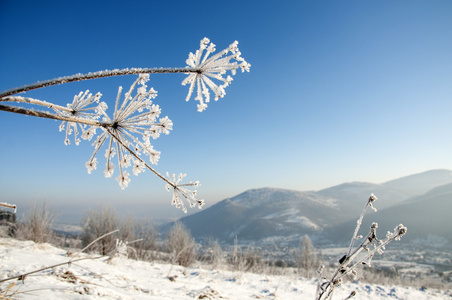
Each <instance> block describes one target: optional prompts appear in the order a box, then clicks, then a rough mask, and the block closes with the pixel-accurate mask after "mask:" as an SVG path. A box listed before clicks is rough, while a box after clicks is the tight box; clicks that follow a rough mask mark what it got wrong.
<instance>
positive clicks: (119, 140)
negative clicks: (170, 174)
mask: <svg viewBox="0 0 452 300" xmlns="http://www.w3.org/2000/svg"><path fill="white" fill-rule="evenodd" d="M105 130H107V132H108V133H109V134H110V136H112V137H113V138H114V139H115V140H116V141H117V142H118V143H120V144H121V146H123V147H124V149H126V150H127V151H129V153H130V154H132V155H133V156H134V157H135V158H136V159H138V160H139V161H141V162H142V163H144V165H145V166H146V168H148V169H149V170H150V171H151V172H152V173H154V174H155V175H157V176H158V177H159V178H160V179H162V180H163V181H165V182H166V183H168V184H169V185H171V186H172V187H173V188H177V186H176V185H175V184H174V183H172V182H171V181H169V180H168V179H166V178H165V177H164V176H163V175H162V174H160V173H159V172H158V171H157V170H155V169H154V168H152V167H151V166H150V165H149V164H148V163H147V162H145V161H144V160H143V159H142V158H141V157H139V156H138V155H137V154H136V153H135V152H134V151H132V149H130V148H129V147H128V146H127V145H126V144H124V143H123V142H122V141H121V139H119V138H118V137H117V136H116V135H114V134H113V132H111V130H110V129H109V128H105Z"/></svg>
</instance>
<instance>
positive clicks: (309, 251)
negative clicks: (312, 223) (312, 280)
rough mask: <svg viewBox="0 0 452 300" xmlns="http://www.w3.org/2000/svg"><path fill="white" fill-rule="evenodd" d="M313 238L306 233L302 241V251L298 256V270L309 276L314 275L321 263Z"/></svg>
mask: <svg viewBox="0 0 452 300" xmlns="http://www.w3.org/2000/svg"><path fill="white" fill-rule="evenodd" d="M316 252H317V251H316V249H315V247H314V245H313V244H312V241H311V239H310V238H309V236H308V235H305V236H304V237H303V238H302V239H301V241H300V252H299V254H298V257H297V262H298V263H297V264H298V270H299V271H300V272H301V273H302V274H304V275H305V276H307V277H310V276H312V275H314V271H315V270H316V269H317V267H318V265H319V260H318V259H317V253H316Z"/></svg>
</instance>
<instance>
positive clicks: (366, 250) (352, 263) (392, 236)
mask: <svg viewBox="0 0 452 300" xmlns="http://www.w3.org/2000/svg"><path fill="white" fill-rule="evenodd" d="M376 200H377V197H375V195H374V194H371V195H370V197H369V199H368V201H367V204H366V206H365V207H364V209H363V211H362V213H361V216H360V217H359V219H358V221H357V222H356V228H355V232H354V233H353V237H352V240H351V242H350V247H349V250H348V252H347V254H345V255H344V256H342V257H341V259H339V266H338V268H337V270H336V272H335V273H334V275H333V276H332V277H331V279H329V280H328V279H326V278H325V277H323V276H322V272H323V266H321V267H320V268H319V270H318V271H317V272H318V273H319V278H318V282H317V291H316V300H326V299H331V297H332V295H333V291H334V288H335V287H337V286H339V285H341V283H342V278H343V277H344V276H345V275H347V274H350V273H351V274H353V275H356V267H357V266H358V265H360V264H365V265H368V266H371V261H372V258H373V257H374V255H375V253H379V254H382V253H383V252H384V250H385V247H386V245H387V244H389V243H390V242H392V241H394V240H396V241H398V240H400V238H401V237H402V236H403V235H405V233H406V232H407V228H406V227H405V226H403V225H402V224H400V225H398V226H397V227H395V228H394V231H393V232H388V233H387V234H386V238H385V239H384V240H379V239H378V238H377V228H378V224H377V223H372V225H371V226H370V231H369V233H368V234H367V236H366V237H364V238H363V236H358V235H357V234H358V231H359V229H360V227H361V223H362V219H363V217H364V214H365V212H366V210H367V208H368V207H370V208H372V209H373V210H376V209H375V208H374V207H373V203H374V202H375V201H376ZM357 240H361V243H360V244H359V246H358V247H356V248H355V249H354V250H353V247H354V244H355V242H356V241H357ZM362 252H363V253H362ZM355 295H356V292H355V291H353V292H352V293H351V294H350V295H349V296H348V297H347V298H346V299H350V298H352V297H354V296H355Z"/></svg>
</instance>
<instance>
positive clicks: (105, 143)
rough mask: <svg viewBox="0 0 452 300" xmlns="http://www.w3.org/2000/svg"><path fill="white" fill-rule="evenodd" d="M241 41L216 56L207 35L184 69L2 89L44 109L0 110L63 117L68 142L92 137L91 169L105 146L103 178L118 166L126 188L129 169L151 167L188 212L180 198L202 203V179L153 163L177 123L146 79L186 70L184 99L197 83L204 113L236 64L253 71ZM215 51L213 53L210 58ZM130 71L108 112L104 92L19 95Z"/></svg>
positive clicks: (11, 98)
mask: <svg viewBox="0 0 452 300" xmlns="http://www.w3.org/2000/svg"><path fill="white" fill-rule="evenodd" d="M237 45H238V42H237V41H235V42H234V43H232V44H231V45H230V46H229V47H228V48H226V49H224V50H223V51H220V52H218V53H216V54H213V53H214V52H215V45H214V44H213V43H210V40H209V39H208V38H204V39H202V40H201V43H200V49H199V50H197V51H196V52H195V54H193V53H190V54H189V56H188V59H187V60H186V63H187V65H188V66H187V67H185V68H174V69H173V68H131V69H121V70H118V69H115V70H106V71H99V72H94V73H87V74H76V75H72V76H66V77H59V78H55V79H52V80H47V81H43V82H37V83H35V84H31V85H27V86H24V87H21V88H15V89H11V90H7V91H4V92H1V93H0V102H2V103H6V102H18V103H27V104H28V105H31V106H33V107H39V108H41V109H43V108H44V109H46V111H42V110H36V109H26V108H21V107H17V106H11V105H4V104H0V110H3V111H8V112H13V113H19V114H25V115H30V116H36V117H41V118H50V119H55V120H60V121H62V123H61V125H60V127H59V129H60V131H64V132H65V138H64V143H65V144H66V145H69V144H70V140H71V135H72V138H73V140H74V143H75V144H76V145H79V143H80V142H81V139H83V140H88V141H92V140H93V142H92V146H94V151H93V154H92V155H91V157H90V158H89V160H88V161H87V162H86V168H87V171H88V173H91V172H92V171H94V170H96V169H97V165H98V157H99V155H98V153H99V151H100V149H101V148H102V147H104V148H105V154H104V156H105V160H106V162H105V170H104V174H105V177H112V176H113V174H114V170H115V167H116V166H117V167H118V168H117V169H118V173H119V174H118V176H116V180H117V181H118V183H119V186H120V187H121V188H122V189H124V188H126V187H127V186H128V185H129V183H130V180H131V178H130V177H131V174H130V172H129V171H127V169H129V168H130V169H131V173H132V174H133V175H138V174H140V173H142V172H144V170H145V169H148V170H150V171H151V172H153V173H154V174H155V175H157V176H158V177H159V178H160V179H162V180H163V181H164V182H166V189H167V190H168V191H171V190H172V191H173V201H172V204H173V205H175V206H176V207H178V208H182V209H183V210H184V211H186V207H185V205H184V202H183V201H182V200H183V199H185V200H186V201H188V203H189V205H190V206H191V207H193V206H196V205H198V206H199V207H202V205H203V204H204V202H203V200H199V199H197V198H196V190H191V189H190V188H196V187H197V186H199V182H197V181H195V182H189V183H181V180H182V179H183V178H184V177H185V174H182V173H181V174H179V175H176V174H172V175H170V174H168V173H167V176H166V177H165V176H163V175H162V174H161V173H159V172H158V171H157V170H155V169H154V168H153V167H152V166H151V165H150V164H153V165H156V164H157V163H158V160H159V158H160V154H161V153H160V151H158V150H156V149H154V147H153V145H152V143H151V141H152V140H154V139H157V138H158V137H159V136H160V135H161V134H165V135H166V134H169V133H170V131H171V130H172V128H173V122H172V121H171V120H170V119H169V118H168V117H167V116H164V117H161V116H160V114H161V108H160V106H159V105H158V104H155V103H154V102H153V101H154V99H155V98H156V97H157V91H155V90H154V89H153V88H152V87H151V88H149V87H148V86H147V82H148V81H149V74H159V73H186V74H187V77H186V78H185V79H184V80H183V81H182V84H183V85H186V84H190V87H189V90H188V95H187V97H186V101H188V100H189V99H190V98H191V95H192V93H193V91H194V88H195V86H196V87H197V93H196V97H195V100H196V101H199V104H198V111H203V110H205V109H206V108H207V103H209V101H210V90H212V91H213V93H214V94H215V100H218V99H219V98H222V97H224V95H225V91H224V89H225V88H226V87H227V86H228V85H229V84H230V82H231V81H232V77H231V76H230V75H227V76H226V77H224V75H226V73H228V72H230V73H231V75H235V74H236V70H237V69H238V68H240V69H241V70H242V72H244V71H249V69H250V66H251V65H250V64H249V63H247V62H246V61H245V60H244V59H243V58H242V57H241V53H240V51H239V49H238V47H237ZM204 50H205V51H204ZM203 54H204V56H203ZM211 54H212V56H210V55H211ZM209 56H210V57H209ZM129 74H138V78H137V79H136V80H135V82H134V83H133V84H132V85H131V86H130V88H129V89H128V90H127V91H126V92H125V93H124V94H123V91H122V90H123V89H122V87H119V89H118V93H117V97H116V101H115V104H114V110H113V114H111V115H109V114H107V109H108V105H107V103H106V102H101V101H100V99H101V97H102V94H101V93H96V94H92V93H90V92H89V91H85V92H80V93H78V94H76V95H75V96H74V100H73V101H72V103H69V104H67V105H66V106H60V105H57V104H54V103H50V102H47V101H43V100H39V99H33V98H30V97H23V96H17V95H16V94H18V93H23V92H27V91H30V90H34V89H39V88H43V87H47V86H52V85H57V84H63V83H68V82H74V81H82V80H89V79H95V78H102V77H111V76H119V75H129ZM215 81H217V82H219V84H217V83H215ZM99 131H100V133H99ZM142 155H146V156H148V159H147V160H145V159H144V158H143V156H142ZM115 161H116V162H115ZM147 161H148V162H150V164H149V163H148V162H147Z"/></svg>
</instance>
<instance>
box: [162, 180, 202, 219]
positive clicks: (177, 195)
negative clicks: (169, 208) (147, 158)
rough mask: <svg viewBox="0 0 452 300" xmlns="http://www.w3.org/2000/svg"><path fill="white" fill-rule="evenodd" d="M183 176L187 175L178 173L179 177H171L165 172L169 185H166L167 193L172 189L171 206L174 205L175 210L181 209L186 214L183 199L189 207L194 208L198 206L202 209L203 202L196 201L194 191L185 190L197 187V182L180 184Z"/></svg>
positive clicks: (195, 192)
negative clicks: (189, 187)
mask: <svg viewBox="0 0 452 300" xmlns="http://www.w3.org/2000/svg"><path fill="white" fill-rule="evenodd" d="M185 176H187V174H182V173H180V174H179V175H176V174H173V175H172V176H170V174H169V173H168V172H167V173H166V177H167V178H168V181H169V183H168V184H167V185H166V190H167V191H168V192H169V191H171V189H173V201H172V202H171V205H175V206H176V207H177V208H181V209H182V210H183V211H184V212H185V213H186V212H187V208H186V207H185V205H184V202H183V199H185V200H186V201H187V202H188V204H189V206H190V207H195V206H196V205H198V207H199V208H202V207H203V205H204V200H198V199H196V194H197V191H196V190H193V191H191V190H189V189H187V188H185V187H188V186H192V187H198V186H199V182H198V181H196V182H189V183H185V184H180V182H181V181H182V179H183V178H184V177H185ZM181 197H182V198H183V199H182V198H181Z"/></svg>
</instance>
